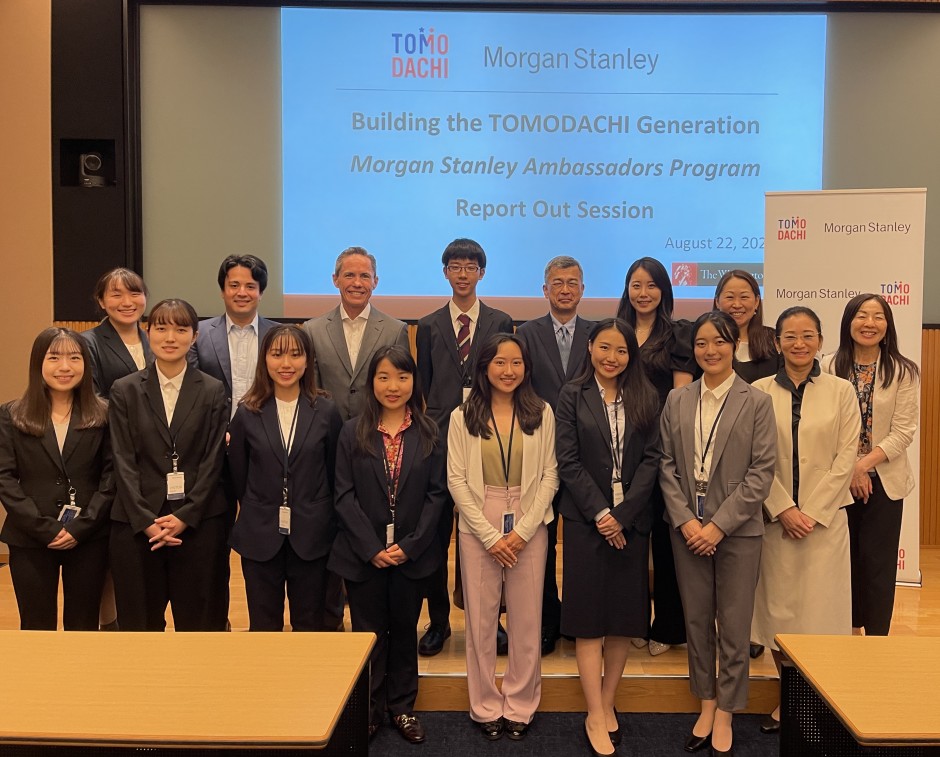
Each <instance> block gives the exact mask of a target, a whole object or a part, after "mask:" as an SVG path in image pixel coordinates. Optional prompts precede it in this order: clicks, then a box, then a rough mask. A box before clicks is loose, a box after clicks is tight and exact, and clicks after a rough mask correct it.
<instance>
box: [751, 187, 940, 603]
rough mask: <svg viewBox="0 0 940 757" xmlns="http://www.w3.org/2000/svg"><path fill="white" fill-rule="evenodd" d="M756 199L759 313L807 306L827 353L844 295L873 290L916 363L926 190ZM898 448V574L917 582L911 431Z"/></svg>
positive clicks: (833, 344) (771, 315)
mask: <svg viewBox="0 0 940 757" xmlns="http://www.w3.org/2000/svg"><path fill="white" fill-rule="evenodd" d="M765 208H766V216H765V219H764V236H765V242H764V245H765V250H764V311H765V316H764V317H765V321H766V323H767V324H769V325H773V324H774V323H775V322H776V320H777V316H778V315H779V314H780V313H781V312H782V311H783V310H785V309H786V308H788V307H790V306H791V305H805V306H807V307H809V308H812V309H813V310H814V311H815V312H816V314H817V315H819V318H820V320H821V321H822V327H823V335H824V339H823V346H822V352H823V353H824V354H829V353H832V352H835V351H836V348H837V347H838V346H839V324H840V322H841V320H842V312H843V310H844V309H845V305H846V303H847V302H848V301H849V300H850V299H851V298H852V297H854V296H855V295H857V294H861V293H863V292H873V293H875V294H879V295H881V296H882V297H884V298H885V300H886V301H887V302H888V303H889V304H890V305H891V310H892V311H893V313H894V320H895V325H896V327H897V332H898V343H899V347H900V350H901V352H902V354H904V355H905V356H906V357H909V358H910V359H911V360H913V361H914V362H916V363H917V364H918V365H920V358H921V331H922V321H923V293H924V228H925V213H926V209H927V190H926V189H859V190H826V191H821V192H768V193H767V194H766V201H765ZM907 453H908V455H909V456H910V461H911V467H912V468H913V470H914V480H915V486H914V490H913V491H912V492H911V493H910V494H909V495H908V496H907V497H905V499H904V520H903V523H902V526H901V544H900V547H899V549H898V581H899V582H902V583H910V584H916V585H920V579H921V577H920V480H919V479H920V434H919V432H918V433H915V435H914V441H913V442H912V443H911V446H910V447H909V448H908V451H907Z"/></svg>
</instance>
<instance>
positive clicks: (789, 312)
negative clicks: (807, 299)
mask: <svg viewBox="0 0 940 757" xmlns="http://www.w3.org/2000/svg"><path fill="white" fill-rule="evenodd" d="M797 315H805V316H807V317H808V318H809V319H810V320H812V321H813V323H815V324H816V331H818V332H819V335H820V336H822V321H820V320H819V316H818V315H816V312H815V311H814V310H812V309H811V308H808V307H806V306H805V305H794V306H793V307H789V308H787V309H786V310H784V311H783V312H782V313H781V314H780V315H778V316H777V324H776V325H775V326H774V335H775V336H776V337H777V339H779V338H780V332H781V331H782V330H783V322H784V321H785V320H787V318H793V317H794V316H797Z"/></svg>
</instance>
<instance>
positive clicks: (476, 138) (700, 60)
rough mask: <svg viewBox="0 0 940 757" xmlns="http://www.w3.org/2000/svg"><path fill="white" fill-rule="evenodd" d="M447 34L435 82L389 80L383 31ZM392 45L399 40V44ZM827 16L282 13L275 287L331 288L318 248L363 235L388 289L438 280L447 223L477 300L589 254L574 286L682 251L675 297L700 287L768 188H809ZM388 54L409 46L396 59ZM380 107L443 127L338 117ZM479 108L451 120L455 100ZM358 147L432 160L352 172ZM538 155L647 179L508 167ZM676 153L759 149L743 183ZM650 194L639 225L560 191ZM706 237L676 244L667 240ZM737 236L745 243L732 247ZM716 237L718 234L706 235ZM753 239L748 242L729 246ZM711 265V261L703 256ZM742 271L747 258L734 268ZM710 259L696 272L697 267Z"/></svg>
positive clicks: (750, 228) (614, 282)
mask: <svg viewBox="0 0 940 757" xmlns="http://www.w3.org/2000/svg"><path fill="white" fill-rule="evenodd" d="M432 28H433V29H434V33H435V35H436V37H438V38H439V37H440V35H441V34H445V35H447V41H448V50H447V55H446V56H443V57H446V59H447V65H448V73H449V76H448V78H425V79H420V78H401V77H397V78H396V77H393V76H392V58H393V57H395V55H396V53H395V48H394V45H395V40H394V38H393V35H394V34H401V35H407V34H415V35H418V34H419V30H424V32H425V33H428V32H429V30H430V29H432ZM399 39H402V40H403V37H402V38H399ZM825 41H826V19H825V17H824V16H822V15H805V16H802V15H793V14H787V15H747V16H744V15H692V16H690V15H606V14H534V13H481V12H473V13H470V12H446V11H427V12H425V11H392V10H368V11H366V10H338V9H315V8H285V9H283V10H282V56H283V57H282V67H283V73H282V76H283V129H284V133H283V175H284V195H283V207H284V291H285V294H332V293H335V289H334V288H333V286H332V283H331V281H330V277H329V274H330V273H331V272H332V271H331V267H332V261H333V260H334V258H335V256H336V255H337V254H338V253H339V252H340V251H341V250H342V249H344V248H345V247H347V246H350V245H361V246H364V247H366V248H367V249H369V250H370V251H371V252H373V253H374V254H375V255H376V256H377V257H378V259H379V275H380V279H381V286H380V289H379V291H380V292H381V293H382V294H385V295H396V294H398V295H431V294H438V295H440V294H448V293H449V290H448V288H447V284H446V282H445V281H444V279H443V276H442V274H441V269H440V254H441V252H442V251H443V248H444V247H445V245H446V244H447V243H448V242H449V241H450V240H451V239H453V238H455V237H464V236H466V237H472V238H474V239H476V240H477V241H479V242H480V243H481V244H482V245H483V247H484V249H485V250H486V252H487V256H488V258H489V264H488V266H487V276H486V281H485V293H486V295H488V296H494V295H496V296H527V295H528V296H531V295H536V294H537V293H538V289H539V285H540V283H541V271H542V267H543V266H544V264H545V262H546V261H547V260H548V259H549V258H551V257H552V256H554V255H559V254H571V255H574V256H575V257H577V258H579V260H581V262H582V263H583V264H584V267H585V280H586V282H587V284H588V294H590V296H592V297H619V296H620V294H621V292H622V290H623V274H624V272H625V270H626V267H627V266H628V265H629V263H630V262H631V261H632V260H633V259H635V258H637V257H639V256H641V255H651V256H653V257H656V258H658V259H659V260H661V261H662V262H663V263H664V264H665V265H666V267H667V269H671V268H672V267H673V266H674V264H677V263H683V262H689V263H692V264H697V266H698V279H695V278H694V277H693V279H692V280H693V281H695V282H696V283H697V284H699V285H700V286H678V287H677V289H676V295H677V296H679V297H682V296H686V297H703V296H710V293H711V292H712V291H713V284H712V285H711V286H709V285H708V276H709V275H711V274H713V273H714V271H716V270H720V269H721V268H722V265H721V264H726V265H725V266H724V267H727V264H730V263H745V264H757V266H758V267H759V264H760V263H762V260H763V250H762V247H761V244H760V242H759V241H758V240H759V239H760V238H761V235H762V234H763V215H764V192H765V191H783V190H811V189H819V188H820V187H821V184H822V141H823V94H824V85H825ZM500 45H502V47H503V52H504V54H505V53H506V52H507V51H544V52H562V51H563V52H567V53H568V54H569V62H570V67H569V68H568V69H567V70H565V69H542V70H541V71H540V72H538V73H531V72H530V71H529V69H528V67H522V68H513V69H510V68H507V67H503V68H496V67H488V68H487V67H485V66H484V47H485V46H489V48H490V49H491V50H495V48H497V47H498V46H500ZM576 48H584V49H587V50H590V49H591V48H594V49H596V50H597V51H599V52H621V53H625V52H626V50H627V48H630V49H631V51H632V53H633V54H634V55H636V54H637V53H644V54H655V55H658V60H657V62H656V68H655V70H654V71H653V73H652V74H648V73H647V71H648V64H647V70H629V69H628V70H588V69H578V68H576V67H575V56H574V50H575V49H576ZM400 57H402V58H407V57H408V56H407V55H405V54H404V53H402V54H401V55H400ZM388 111H391V112H392V113H393V115H398V114H400V113H402V112H405V113H413V114H414V115H415V116H424V117H439V118H440V119H441V123H440V128H441V133H440V134H439V135H438V136H431V135H429V134H427V133H425V132H394V131H366V130H358V131H357V130H354V129H353V128H352V113H353V112H361V113H364V114H366V115H367V116H378V115H380V114H382V113H387V112H388ZM458 112H459V113H460V114H461V115H463V116H465V117H469V118H473V117H477V118H480V119H482V121H483V130H482V131H480V132H471V133H467V132H460V133H451V132H449V131H448V129H447V123H446V117H447V116H448V115H453V114H456V113H458ZM491 113H502V114H516V115H522V114H525V115H529V116H533V115H537V114H542V115H547V114H557V115H562V114H572V115H575V116H580V115H582V114H583V115H588V116H590V117H592V118H593V117H594V116H595V115H601V114H611V115H614V116H618V115H624V116H629V117H630V132H629V133H624V134H619V133H607V134H603V133H594V134H577V133H574V134H564V133H553V134H550V133H541V134H533V133H525V134H524V133H518V132H517V133H506V132H502V131H500V132H498V133H497V132H494V131H493V130H492V129H491V123H490V119H489V114H491ZM643 115H651V116H653V117H654V118H661V119H673V118H678V119H693V120H694V119H717V118H720V117H725V116H729V115H730V116H732V117H733V118H736V119H742V120H744V121H748V120H751V119H757V120H758V121H759V122H760V133H759V134H756V135H754V134H751V135H717V134H716V135H704V134H699V135H694V134H641V133H639V132H638V131H637V130H636V119H638V118H639V117H640V116H643ZM354 155H359V156H362V157H364V156H366V155H372V156H373V157H374V158H382V159H385V158H391V159H407V160H431V161H433V163H434V170H435V172H434V173H433V174H427V175H425V174H417V175H406V176H404V177H402V178H397V177H396V176H395V175H394V174H376V173H365V172H354V171H352V170H351V165H352V158H353V156H354ZM491 155H492V156H495V158H496V159H497V160H511V161H519V166H518V168H517V170H516V173H515V174H514V175H513V176H512V178H509V179H507V178H506V177H505V175H503V176H486V175H469V176H454V175H450V174H448V175H441V174H440V173H439V171H440V169H441V166H442V163H441V159H442V158H443V157H444V156H460V157H461V158H462V159H473V160H480V159H488V158H489V156H491ZM530 157H534V158H535V159H536V160H537V161H543V160H559V159H561V158H562V157H564V158H566V159H567V160H568V161H572V162H574V161H591V162H596V161H605V162H622V161H626V160H627V159H632V160H633V161H634V162H642V163H645V162H654V163H655V162H659V163H662V164H663V175H662V176H658V177H634V176H630V177H606V176H601V177H596V176H590V177H573V176H568V177H561V176H523V175H521V173H522V167H523V165H524V163H525V161H526V160H528V158H530ZM674 159H681V160H683V161H687V162H690V163H705V164H707V163H759V164H760V176H759V177H719V178H716V179H715V180H713V181H706V180H705V179H704V178H703V177H698V178H694V177H681V176H669V175H668V174H669V168H670V164H671V162H672V161H673V160H674ZM458 198H464V199H466V200H468V201H469V202H477V203H507V204H508V203H518V202H520V201H523V202H525V203H526V211H527V212H526V217H524V218H519V217H514V218H496V219H489V220H486V221H483V220H482V219H480V218H472V217H460V216H458V214H457V212H456V208H457V199H458ZM540 199H541V200H545V201H547V202H549V203H552V204H554V205H555V206H558V205H561V204H562V203H565V202H568V203H569V204H570V205H571V208H572V210H571V216H572V217H571V218H537V217H534V214H533V208H534V205H533V204H534V202H535V201H536V200H540ZM582 200H583V201H586V202H588V203H590V204H598V205H620V203H621V202H622V201H626V202H627V204H628V205H639V206H646V205H649V206H652V207H653V214H654V215H653V218H652V219H643V220H615V219H603V220H602V219H594V220H591V219H579V218H576V217H575V215H576V208H575V206H576V204H577V203H578V202H579V201H582ZM670 239H672V240H688V241H692V240H696V241H699V242H700V243H701V244H702V245H705V244H706V240H708V242H710V244H711V247H710V248H709V247H707V246H705V247H704V249H690V250H688V251H684V250H682V249H675V247H670V246H669V242H668V240H670ZM749 242H750V244H749V245H748V243H749ZM717 245H721V248H719V247H718V246H717ZM745 246H749V247H750V249H745ZM707 263H712V264H713V265H712V266H708V265H706V264H707ZM748 267H749V268H750V267H753V266H752V265H749V266H748ZM706 272H709V273H706Z"/></svg>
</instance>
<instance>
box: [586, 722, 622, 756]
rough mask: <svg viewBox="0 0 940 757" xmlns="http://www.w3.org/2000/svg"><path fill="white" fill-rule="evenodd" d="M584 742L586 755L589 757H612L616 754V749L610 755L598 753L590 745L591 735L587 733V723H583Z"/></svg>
mask: <svg viewBox="0 0 940 757" xmlns="http://www.w3.org/2000/svg"><path fill="white" fill-rule="evenodd" d="M584 740H585V741H586V742H587V748H588V753H589V754H590V755H591V757H612V755H615V754H617V748H616V747H614V751H613V752H611V753H610V754H604V753H603V752H598V751H597V750H596V749H595V748H594V745H593V744H592V743H591V734H589V733H588V729H587V721H585V723H584Z"/></svg>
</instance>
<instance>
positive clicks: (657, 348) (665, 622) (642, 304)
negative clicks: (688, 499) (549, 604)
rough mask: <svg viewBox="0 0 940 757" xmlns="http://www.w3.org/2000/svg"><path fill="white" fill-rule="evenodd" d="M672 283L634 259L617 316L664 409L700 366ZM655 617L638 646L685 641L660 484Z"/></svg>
mask: <svg viewBox="0 0 940 757" xmlns="http://www.w3.org/2000/svg"><path fill="white" fill-rule="evenodd" d="M672 308H673V295H672V282H671V281H670V280H669V274H668V273H667V272H666V269H665V267H664V266H663V264H662V263H660V262H659V261H658V260H656V259H655V258H649V257H644V258H640V259H639V260H635V261H633V263H632V265H631V266H630V267H629V268H628V269H627V276H626V281H625V283H624V289H623V296H622V297H621V298H620V304H619V306H618V307H617V317H618V318H620V319H621V320H624V321H626V322H627V323H628V324H630V326H631V327H633V330H634V332H635V333H636V339H637V342H638V344H639V345H640V362H641V363H642V365H643V369H644V370H645V371H646V376H647V378H648V379H649V380H650V382H651V383H652V384H653V387H654V388H655V389H656V392H657V394H658V395H659V409H660V410H662V407H663V405H665V404H666V397H667V396H668V395H669V392H671V391H672V390H673V389H675V388H677V387H680V386H685V385H686V384H688V383H689V382H690V381H692V378H693V375H694V373H695V372H696V371H697V367H696V365H695V361H694V360H693V359H692V354H691V351H690V349H689V341H690V340H689V323H688V322H687V321H673V319H672ZM652 501H653V531H652V534H651V537H650V541H651V545H652V554H653V622H652V624H651V626H650V629H649V632H648V633H647V634H643V635H642V636H638V637H636V638H635V639H634V644H635V645H636V646H637V647H643V646H645V645H646V641H645V639H648V640H649V652H650V654H651V655H654V656H655V655H658V654H662V653H663V652H666V651H668V649H669V647H670V646H672V645H673V644H684V643H685V621H684V619H683V617H682V600H681V599H680V597H679V584H678V583H677V582H676V566H675V563H674V562H673V558H672V542H671V541H670V537H669V530H670V529H669V526H668V525H667V524H666V521H665V520H664V513H665V507H666V506H665V504H664V503H663V496H662V492H661V491H660V489H659V484H658V483H657V485H656V487H655V489H654V491H653V494H652Z"/></svg>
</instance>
